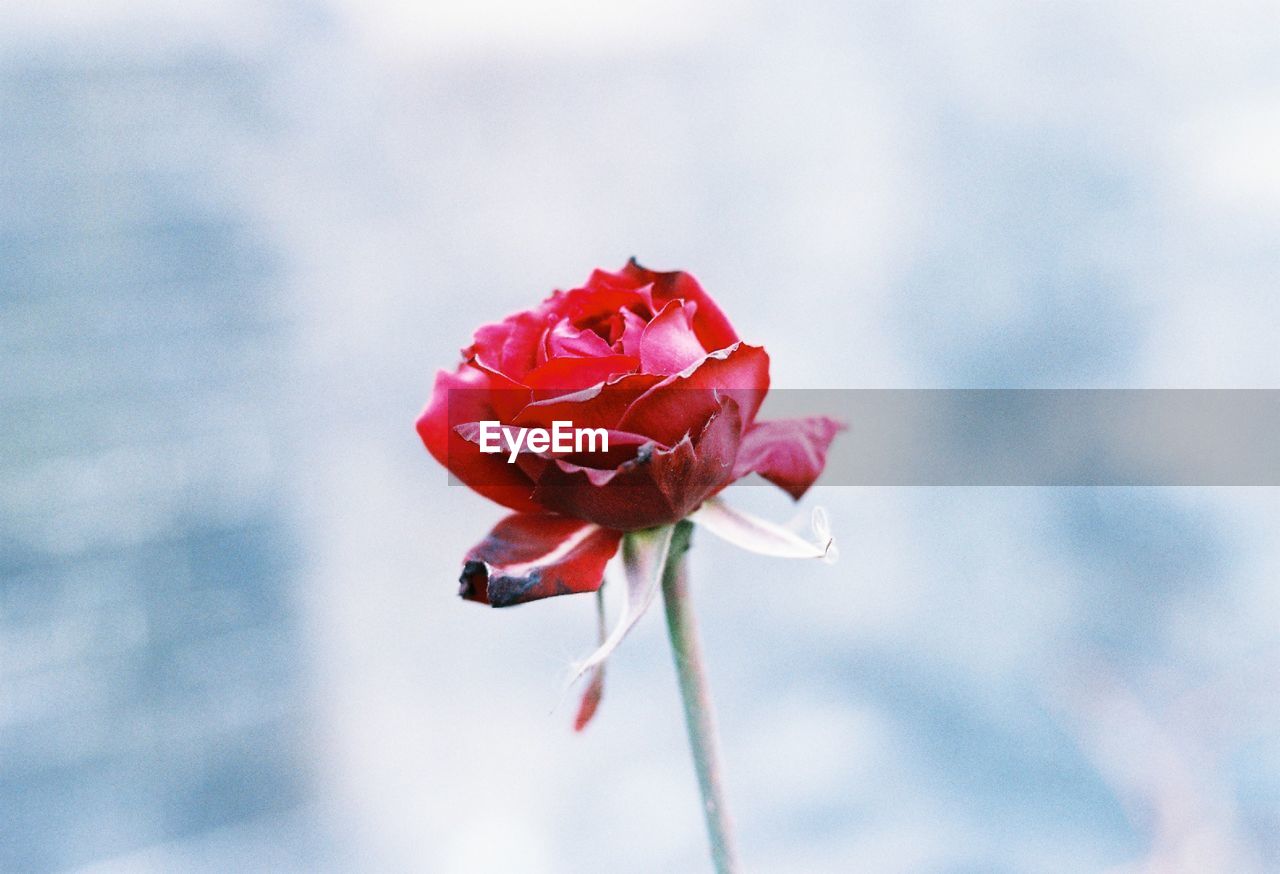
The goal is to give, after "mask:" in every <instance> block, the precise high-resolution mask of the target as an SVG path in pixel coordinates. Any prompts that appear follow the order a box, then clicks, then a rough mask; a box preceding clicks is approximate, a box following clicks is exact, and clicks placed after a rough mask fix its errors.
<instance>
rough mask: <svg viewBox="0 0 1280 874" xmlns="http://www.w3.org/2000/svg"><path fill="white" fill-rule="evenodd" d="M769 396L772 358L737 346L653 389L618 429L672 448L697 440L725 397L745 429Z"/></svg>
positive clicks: (640, 398)
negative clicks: (685, 438)
mask: <svg viewBox="0 0 1280 874" xmlns="http://www.w3.org/2000/svg"><path fill="white" fill-rule="evenodd" d="M768 390H769V356H768V354H767V353H766V352H765V351H764V350H763V349H761V348H760V347H759V346H748V345H747V344H746V343H738V344H737V345H734V346H731V347H730V348H728V349H721V350H720V351H718V352H713V353H711V354H710V355H708V356H707V357H706V358H704V359H703V360H702V361H701V362H699V363H697V364H694V365H693V366H691V367H689V368H688V369H686V370H684V371H682V372H680V373H677V374H673V375H671V376H668V377H667V378H666V379H664V380H663V381H662V382H660V383H658V384H657V385H655V386H653V387H652V388H650V389H649V390H648V391H646V392H645V393H644V394H643V395H641V396H640V397H639V398H637V399H636V401H635V403H633V404H632V405H631V407H630V408H629V409H628V410H627V412H626V414H625V415H624V416H623V417H622V420H621V421H620V422H618V427H619V428H621V429H622V430H624V431H634V432H636V433H637V434H649V435H651V436H653V438H654V439H655V440H658V441H660V442H662V443H666V444H667V445H669V446H670V445H673V444H675V443H676V442H678V441H679V440H680V438H681V437H683V436H684V435H686V434H696V433H697V432H698V430H699V429H701V428H702V426H703V424H704V423H705V422H706V421H707V419H708V417H710V416H711V415H712V414H714V413H715V412H716V410H717V409H719V407H720V400H721V398H724V397H730V398H733V400H734V402H735V403H736V404H737V409H738V415H739V416H740V417H741V419H742V423H743V425H744V426H750V425H751V423H752V422H753V421H754V420H755V416H756V411H757V410H759V409H760V404H761V403H762V402H763V401H764V396H765V393H766V392H767V391H768Z"/></svg>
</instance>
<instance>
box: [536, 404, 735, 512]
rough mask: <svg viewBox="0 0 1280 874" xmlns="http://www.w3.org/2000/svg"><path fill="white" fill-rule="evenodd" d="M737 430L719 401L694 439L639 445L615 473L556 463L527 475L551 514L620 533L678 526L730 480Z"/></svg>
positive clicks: (732, 410)
mask: <svg viewBox="0 0 1280 874" xmlns="http://www.w3.org/2000/svg"><path fill="white" fill-rule="evenodd" d="M741 430H742V419H741V418H740V416H739V415H738V406H737V404H736V403H735V402H734V400H733V398H730V397H725V398H721V399H720V404H719V406H718V407H717V409H716V411H715V413H713V414H712V416H711V417H710V419H708V420H707V422H706V424H705V425H704V426H703V427H702V429H701V431H700V432H699V433H698V434H696V435H695V436H693V437H690V436H689V435H686V436H685V437H684V438H683V439H681V440H680V441H679V442H678V443H676V444H675V445H674V446H672V447H670V448H661V447H654V448H651V449H647V448H646V447H643V446H642V447H641V448H640V451H639V452H637V454H636V456H635V458H633V459H631V460H630V461H626V462H624V463H623V464H621V465H619V466H618V468H617V469H616V470H610V471H599V470H596V471H593V470H587V469H584V468H582V467H581V466H575V465H572V464H568V463H566V462H565V461H564V460H560V459H557V460H555V461H554V462H552V463H549V464H546V465H545V467H543V468H541V469H540V470H539V471H534V470H532V469H531V470H529V471H528V472H529V473H530V475H533V474H535V473H536V474H537V477H536V482H537V486H536V487H535V489H534V498H535V499H536V500H537V501H538V502H539V503H541V504H542V505H543V506H545V507H548V508H550V509H552V510H555V511H557V512H560V513H564V514H565V515H571V516H575V517H577V518H580V519H589V520H591V521H592V522H595V523H597V524H600V525H604V526H605V527H608V528H616V529H619V530H622V531H636V530H639V529H641V528H651V527H654V526H657V525H667V524H671V523H673V522H678V521H679V520H681V519H683V518H684V517H685V516H687V515H688V514H689V513H691V512H692V511H693V510H694V509H695V508H697V506H698V505H699V504H701V503H702V502H703V501H705V500H706V499H707V498H708V497H710V496H711V495H714V494H715V493H716V492H718V491H720V489H722V488H723V487H724V486H725V484H726V483H728V482H729V481H730V479H731V477H732V474H733V470H732V468H733V459H734V456H735V455H736V453H737V450H738V440H739V436H740V434H741ZM611 439H612V438H611ZM610 448H612V443H611V445H610Z"/></svg>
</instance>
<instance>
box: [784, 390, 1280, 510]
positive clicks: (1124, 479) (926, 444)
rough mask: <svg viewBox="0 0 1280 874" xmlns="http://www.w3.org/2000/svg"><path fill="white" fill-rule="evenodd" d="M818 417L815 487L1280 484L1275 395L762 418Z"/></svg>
mask: <svg viewBox="0 0 1280 874" xmlns="http://www.w3.org/2000/svg"><path fill="white" fill-rule="evenodd" d="M809 415H826V416H831V417H834V418H837V419H840V420H842V421H844V422H845V423H847V424H848V425H849V429H848V430H847V431H845V432H844V433H842V434H840V435H839V436H837V437H836V440H835V442H834V444H833V445H832V447H831V451H830V453H829V455H828V457H827V467H826V470H825V472H824V473H823V475H822V477H821V479H820V480H819V483H820V484H825V485H843V486H1274V485H1280V391H1278V390H1274V389H1239V390H1233V389H1203V390H1201V389H936V390H927V389H926V390H918V389H866V390H774V391H771V392H770V393H769V396H768V398H767V400H766V401H765V405H764V409H762V410H761V418H785V417H791V416H809Z"/></svg>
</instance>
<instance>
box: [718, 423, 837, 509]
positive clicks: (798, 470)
mask: <svg viewBox="0 0 1280 874" xmlns="http://www.w3.org/2000/svg"><path fill="white" fill-rule="evenodd" d="M846 427H847V426H846V425H845V424H844V423H843V422H837V421H836V420H835V419H828V418H827V417H826V416H813V417H811V418H807V419H776V420H774V421H770V422H756V423H755V424H754V425H752V426H751V427H750V428H749V429H747V433H746V434H744V435H743V436H742V445H741V447H739V449H738V460H737V461H736V462H734V468H733V476H734V479H737V478H739V477H743V476H746V475H747V474H749V473H753V472H754V473H758V474H760V475H761V476H762V477H764V478H765V479H767V480H768V481H769V482H771V483H773V484H774V485H776V486H778V487H779V488H781V489H782V490H784V491H785V492H786V493H787V494H789V495H791V497H793V498H795V499H796V500H799V499H800V497H801V496H802V495H804V493H805V492H806V491H808V490H809V486H811V485H813V482H814V480H816V479H817V478H818V475H819V474H821V473H822V468H823V467H825V466H826V463H827V449H828V448H830V446H831V441H832V440H834V439H835V436H836V434H838V433H840V432H841V431H843V430H845V428H846Z"/></svg>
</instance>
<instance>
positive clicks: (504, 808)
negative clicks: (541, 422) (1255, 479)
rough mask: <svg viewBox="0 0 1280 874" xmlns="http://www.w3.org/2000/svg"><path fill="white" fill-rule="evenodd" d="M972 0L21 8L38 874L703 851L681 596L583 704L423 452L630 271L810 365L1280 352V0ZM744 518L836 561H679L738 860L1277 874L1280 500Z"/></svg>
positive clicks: (20, 299)
mask: <svg viewBox="0 0 1280 874" xmlns="http://www.w3.org/2000/svg"><path fill="white" fill-rule="evenodd" d="M966 6H967V8H963V7H962V6H961V5H960V4H940V3H907V4H890V3H855V4H848V3H843V2H829V3H822V2H818V3H805V4H789V3H767V2H752V0H742V2H733V0H725V2H720V3H710V4H706V5H696V6H692V7H690V6H689V5H688V4H684V3H677V2H674V0H657V2H651V3H648V4H645V5H643V6H641V5H636V6H612V5H608V4H578V3H571V2H565V0H559V2H553V3H545V4H536V5H535V4H520V3H515V2H500V0H488V2H485V0H479V2H473V3H467V4H402V3H397V2H391V0H375V2H369V0H366V2H355V0H332V2H322V0H316V2H311V0H291V2H275V3H256V2H252V3H251V2H247V0H246V2H226V3H212V4H205V3H193V4H172V3H163V2H159V0H155V2H151V0H108V2H102V0H96V2H88V0H82V2H66V3H54V4H43V5H42V4H17V3H10V4H7V5H5V6H4V8H3V11H0V355H2V356H3V357H2V358H0V362H2V364H3V370H2V371H0V372H2V374H3V376H2V378H0V870H2V871H5V872H53V871H78V872H94V874H102V872H187V871H192V872H225V871H264V872H267V871H270V872H289V871H297V872H348V871H360V872H365V871H370V872H400V871H405V872H408V871H413V872H418V871H422V872H460V874H470V872H531V874H540V872H547V874H564V872H599V871H610V872H624V874H625V872H636V874H640V872H654V871H663V872H700V871H705V870H708V868H709V863H708V860H707V852H706V848H705V838H704V834H703V827H702V823H701V820H700V815H699V806H698V805H699V802H698V799H697V794H696V784H695V781H694V777H693V772H692V767H691V765H690V762H689V758H688V752H687V746H686V740H685V736H684V728H683V724H682V721H681V714H680V709H679V699H678V696H677V692H676V687H675V680H674V673H673V669H672V666H671V660H670V655H669V652H668V649H667V643H666V640H665V631H664V629H663V628H662V623H661V620H660V619H659V617H658V616H655V615H651V616H649V617H647V618H646V620H645V621H644V622H642V623H641V625H640V626H639V627H638V629H637V630H636V632H635V633H633V635H632V636H631V637H630V638H629V639H628V640H627V642H626V643H625V645H624V646H623V647H622V648H621V649H620V650H619V652H618V653H617V654H616V656H615V657H614V658H613V659H612V660H611V662H610V665H609V671H608V682H607V686H606V690H605V698H604V701H603V703H602V705H601V709H600V712H599V714H598V716H597V719H596V721H595V722H594V723H593V724H592V725H591V726H590V727H589V728H588V730H587V731H586V732H585V733H584V734H582V735H575V734H574V733H573V732H572V731H571V728H570V725H571V721H572V715H573V704H572V701H570V702H569V703H562V702H561V693H562V684H563V682H564V679H565V677H566V669H567V665H568V664H569V662H570V661H571V660H572V659H574V658H577V657H580V656H582V655H584V654H585V653H586V652H588V651H589V650H590V649H591V647H592V643H593V637H594V604H593V601H592V599H591V598H589V597H581V598H578V597H575V598H558V599H553V600H550V601H546V602H540V603H535V604H531V605H528V606H524V607H519V608H515V609H510V610H503V611H491V610H486V609H484V608H481V607H479V606H477V605H475V604H471V603H465V602H463V601H461V600H459V599H458V598H457V597H456V595H455V592H456V582H455V580H456V577H457V572H458V567H459V562H460V560H461V557H462V554H463V552H464V551H465V550H466V549H467V548H468V547H469V546H471V545H472V544H473V543H474V542H476V541H477V540H478V539H479V538H480V537H481V536H483V534H484V533H485V532H487V531H488V529H489V527H490V526H491V525H492V524H493V523H494V522H495V521H496V520H497V519H498V518H499V517H500V516H501V511H500V509H499V508H497V507H496V506H494V505H490V504H488V503H486V502H485V501H484V500H482V499H480V498H478V497H476V496H474V495H471V494H470V493H468V492H466V491H465V490H463V489H460V488H451V487H449V486H448V485H447V480H446V476H445V473H444V472H443V471H442V470H441V469H440V468H439V467H438V466H437V465H436V464H435V463H434V462H433V461H432V460H431V459H430V458H429V457H428V456H427V454H426V453H425V452H424V451H423V449H422V447H421V445H420V444H419V443H418V440H417V437H416V435H415V434H414V431H413V422H414V419H415V418H416V416H417V414H418V412H419V410H420V409H421V407H422V405H423V404H424V402H425V401H426V398H427V395H428V392H429V389H430V385H431V381H432V376H433V374H434V372H435V369H436V368H438V367H443V366H447V367H452V366H453V365H454V363H455V361H456V357H455V356H456V350H457V348H458V347H460V346H462V345H464V344H465V343H466V342H467V341H468V339H469V336H470V332H471V330H472V329H473V328H474V327H475V326H476V325H478V324H479V323H481V322H484V321H491V320H495V319H497V318H500V317H501V316H503V315H505V314H506V313H508V312H510V311H512V310H516V309H519V308H523V307H525V306H527V305H529V304H530V303H532V302H534V301H536V300H539V299H541V297H542V296H543V295H545V294H546V293H547V292H549V291H550V290H551V289H552V288H556V287H562V288H563V287H571V286H573V285H576V284H578V283H580V282H582V281H583V280H584V279H585V278H586V276H587V275H588V273H589V272H590V270H591V269H592V268H594V267H597V266H603V267H608V268H617V267H620V266H621V265H622V263H623V262H624V261H625V260H626V258H627V257H628V256H631V255H636V256H637V257H639V258H640V259H641V260H642V261H643V262H644V263H646V264H648V265H650V266H653V267H658V268H676V267H679V268H685V269H688V270H691V271H693V272H694V273H695V274H696V275H697V276H698V277H699V278H700V279H701V280H702V282H703V284H704V286H706V287H707V288H708V289H709V290H710V291H711V293H712V294H713V295H715V296H716V297H717V299H718V300H719V301H720V303H721V304H722V306H723V307H724V308H725V310H726V311H727V312H728V313H729V314H730V316H731V318H732V319H733V321H734V322H735V324H736V327H737V328H738V330H739V332H740V333H741V334H742V335H743V336H744V337H745V338H748V339H750V340H752V341H755V342H762V343H766V344H767V345H768V347H769V350H770V352H771V354H772V358H773V362H774V366H773V375H774V384H775V385H777V386H785V387H793V388H795V387H816V388H842V387H857V388H886V387H893V388H915V387H931V388H937V387H955V388H961V387H1032V386H1034V387H1169V388H1176V387H1219V388H1245V387H1248V388H1258V387H1276V386H1277V385H1280V356H1277V353H1276V345H1277V339H1280V295H1277V293H1276V291H1277V287H1280V249H1278V248H1277V247H1276V240H1277V235H1278V233H1280V161H1277V159H1276V156H1277V155H1280V6H1277V4H1276V3H1274V2H1260V3H1249V2H1234V0H1232V2H1224V3H1218V4H1193V3H1159V4H1157V3H1154V2H1146V3H1110V4H1101V3H1082V2H1073V3H1059V4H1043V5H1041V4H1034V5H1031V4H1022V3H1015V2H993V3H982V4H973V5H968V4H966ZM733 500H735V501H736V502H738V503H739V504H740V505H741V506H743V507H746V508H748V509H752V510H754V511H756V512H758V513H761V514H764V515H768V516H770V517H771V518H775V519H780V520H781V519H786V518H789V517H791V516H792V515H793V514H797V513H800V514H804V513H807V512H808V510H809V509H810V508H811V507H812V506H813V505H818V504H820V505H823V506H825V507H826V508H827V510H828V513H829V514H830V516H831V519H832V523H833V527H834V529H835V533H836V536H837V538H838V540H839V543H840V545H841V551H842V554H843V558H842V561H841V563H840V564H838V565H835V566H834V567H828V566H826V565H822V564H819V563H814V564H812V565H810V564H806V563H796V562H783V561H766V560H758V559H756V558H754V557H751V556H748V555H746V554H740V553H737V552H735V551H734V550H733V548H732V547H730V546H728V545H726V544H723V543H720V542H717V541H714V540H712V539H709V538H706V537H703V538H701V539H700V541H699V542H698V543H697V545H696V548H695V550H694V552H693V559H692V561H693V574H694V595H695V599H696V602H697V609H698V610H699V613H700V617H701V621H702V625H703V633H704V637H705V643H706V648H707V650H708V658H709V660H710V669H711V681H712V686H713V689H714V691H715V693H716V697H717V700H718V704H719V718H720V724H721V731H722V735H723V742H724V747H725V756H726V760H727V766H728V770H729V773H728V788H729V798H730V801H731V805H732V807H733V812H734V814H735V816H736V819H737V822H738V826H739V830H740V832H741V843H742V849H743V855H744V857H745V859H746V861H747V863H748V868H749V870H751V871H760V872H806V874H808V872H815V871H823V872H825V871H834V872H843V871H852V870H858V871H867V872H877V874H880V872H926V874H976V872H983V874H992V872H996V874H1000V872H1011V874H1012V872H1064V874H1065V872H1073V874H1074V872H1082V871H1089V872H1093V871H1098V872H1109V874H1122V872H1124V874H1139V872H1141V874H1155V872H1160V874H1163V872H1188V874H1190V872H1194V874H1205V872H1230V874H1252V872H1268V871H1276V870H1280V699H1278V698H1277V697H1276V694H1275V690H1276V687H1277V682H1278V681H1280V640H1278V637H1277V633H1278V632H1280V585H1277V584H1278V583H1280V538H1278V537H1277V531H1278V530H1280V495H1277V491H1276V489H1274V488H1270V489H1267V488H1235V489H1228V488H1221V489H1211V488H1203V489H1167V488H1150V489H1122V488H1113V489H1107V488H1077V489H1066V488H1063V489H1033V488H990V489H976V488H970V489H963V488H952V489H947V488H938V489H928V488H899V489H889V488H885V489H875V488H835V487H826V488H823V487H819V488H817V489H815V490H814V491H813V492H812V493H811V494H810V495H809V496H808V497H806V499H805V501H804V502H803V506H801V507H800V508H795V507H793V506H792V505H791V504H790V502H789V501H788V500H787V499H786V498H785V496H782V495H781V493H778V494H776V495H775V494H773V493H772V490H765V489H738V490H736V495H735V496H734V498H733ZM557 705H559V706H557Z"/></svg>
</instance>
